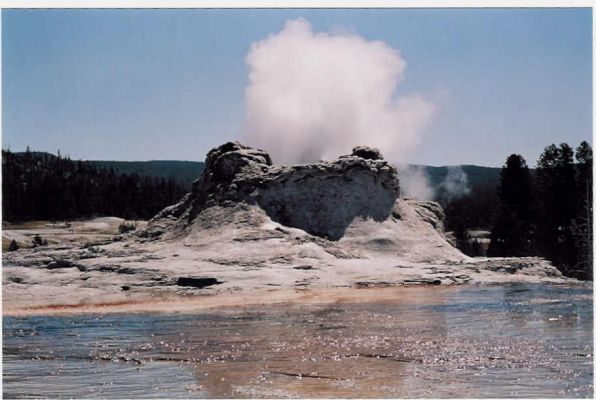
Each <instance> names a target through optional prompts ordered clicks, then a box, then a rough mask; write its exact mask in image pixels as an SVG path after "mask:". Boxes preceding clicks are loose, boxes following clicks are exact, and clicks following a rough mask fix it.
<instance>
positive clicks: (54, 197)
mask: <svg viewBox="0 0 596 400" xmlns="http://www.w3.org/2000/svg"><path fill="white" fill-rule="evenodd" d="M186 192H187V189H186V188H185V187H184V186H183V185H182V184H180V183H178V182H176V181H175V180H174V179H172V178H168V179H166V178H156V177H150V176H142V175H138V174H122V173H118V172H116V171H115V170H114V169H113V168H102V167H98V166H96V165H93V164H92V163H88V162H84V161H72V160H71V159H70V158H69V157H62V156H61V155H60V154H58V156H54V155H51V154H47V153H34V152H31V151H30V150H29V148H28V149H27V151H25V152H24V153H12V152H10V151H8V150H2V193H3V199H2V212H3V219H4V220H5V221H9V222H21V221H28V220H53V221H56V220H69V219H77V218H86V217H94V216H117V217H121V218H126V219H148V218H151V217H153V216H154V215H155V214H156V213H157V212H159V211H160V210H161V209H163V208H164V207H166V206H168V205H171V204H174V203H175V202H176V201H178V200H179V199H180V198H181V197H182V196H183V195H184V194H185V193H186Z"/></svg>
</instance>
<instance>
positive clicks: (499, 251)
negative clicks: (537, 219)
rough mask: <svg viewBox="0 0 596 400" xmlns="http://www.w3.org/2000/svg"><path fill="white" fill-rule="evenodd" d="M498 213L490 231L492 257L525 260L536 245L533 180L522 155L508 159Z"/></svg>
mask: <svg viewBox="0 0 596 400" xmlns="http://www.w3.org/2000/svg"><path fill="white" fill-rule="evenodd" d="M498 193H499V199H500V205H499V211H498V214H497V217H496V219H495V223H494V225H493V229H492V230H491V244H490V248H489V254H490V255H493V256H524V255H528V254H530V253H531V249H532V244H533V240H534V238H533V220H534V218H533V210H532V179H531V176H530V169H529V168H528V166H527V165H526V161H525V160H524V158H523V157H522V156H521V155H519V154H511V155H510V156H509V157H507V160H506V162H505V165H503V168H502V170H501V180H500V182H499V189H498Z"/></svg>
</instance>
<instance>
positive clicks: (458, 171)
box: [440, 166, 470, 201]
mask: <svg viewBox="0 0 596 400" xmlns="http://www.w3.org/2000/svg"><path fill="white" fill-rule="evenodd" d="M440 189H442V190H444V192H445V194H446V197H447V201H451V200H452V199H456V198H459V197H462V196H464V195H466V194H468V193H469V192H470V188H469V187H468V175H466V173H465V172H464V171H463V169H462V168H461V167H460V166H455V167H449V168H448V169H447V176H446V177H445V179H444V180H443V182H441V185H440Z"/></svg>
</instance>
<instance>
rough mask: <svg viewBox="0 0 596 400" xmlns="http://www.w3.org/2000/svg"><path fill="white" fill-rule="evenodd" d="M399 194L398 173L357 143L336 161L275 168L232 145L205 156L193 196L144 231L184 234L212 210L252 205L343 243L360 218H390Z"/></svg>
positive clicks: (259, 152)
mask: <svg viewBox="0 0 596 400" xmlns="http://www.w3.org/2000/svg"><path fill="white" fill-rule="evenodd" d="M398 196H399V180H398V177H397V170H396V168H395V167H394V166H392V165H390V164H389V163H388V162H387V161H385V160H383V157H382V155H381V153H380V151H379V150H377V149H374V148H370V147H366V146H359V147H356V148H354V150H353V151H352V154H350V155H346V156H341V157H339V159H337V160H335V161H330V162H320V163H314V164H306V165H294V166H274V165H272V162H271V157H270V156H269V154H267V153H266V152H264V151H262V150H258V149H253V148H250V147H247V146H244V145H242V144H240V143H238V142H229V143H226V144H223V145H221V146H220V147H218V148H215V149H212V150H211V151H210V152H209V153H208V154H207V159H206V162H205V170H204V171H203V174H202V175H201V177H200V178H199V179H198V180H197V181H195V182H194V183H193V186H192V191H191V193H189V194H187V195H186V196H185V197H184V198H183V199H182V201H181V202H180V203H178V204H176V205H174V206H171V207H168V208H166V209H164V210H163V211H162V212H160V213H159V214H158V215H157V216H156V217H155V218H154V219H153V220H152V221H151V224H150V229H149V230H148V231H147V232H146V234H147V235H149V236H160V235H161V234H162V233H163V232H164V229H169V230H172V229H174V230H175V231H177V232H179V233H181V232H183V231H185V230H188V228H189V226H191V225H192V224H193V221H194V220H195V218H196V217H197V216H198V215H199V214H200V213H202V212H203V211H205V210H207V209H209V208H212V207H233V206H236V205H239V204H246V205H250V206H258V207H260V208H261V209H262V210H263V211H264V212H265V213H266V214H267V215H268V216H269V217H270V218H271V220H273V221H275V222H278V223H280V224H282V225H284V226H288V227H292V228H299V229H302V230H304V231H306V232H307V233H309V234H311V235H315V236H319V237H323V238H326V239H330V240H338V239H340V238H342V236H343V235H344V233H345V230H346V228H347V227H348V226H349V225H350V224H351V223H352V221H353V220H354V219H355V218H357V217H362V218H366V219H368V218H371V219H373V220H374V221H376V222H382V221H385V220H386V219H387V218H389V217H390V216H391V213H392V209H393V206H394V204H395V201H396V199H397V197H398Z"/></svg>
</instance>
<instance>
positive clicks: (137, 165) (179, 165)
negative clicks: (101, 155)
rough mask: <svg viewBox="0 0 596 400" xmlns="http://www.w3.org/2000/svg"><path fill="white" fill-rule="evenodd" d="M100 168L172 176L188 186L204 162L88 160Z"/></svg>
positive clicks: (145, 174) (196, 176) (163, 176)
mask: <svg viewBox="0 0 596 400" xmlns="http://www.w3.org/2000/svg"><path fill="white" fill-rule="evenodd" d="M88 162H89V163H92V164H94V165H96V166H97V167H101V168H108V169H109V168H114V170H116V171H117V172H120V173H122V174H138V175H144V176H152V177H157V178H166V179H168V178H172V179H174V180H176V182H178V183H180V184H182V185H184V186H185V187H190V184H191V183H192V182H193V181H194V180H196V179H197V178H198V177H199V175H201V172H203V168H204V163H203V162H200V161H170V160H159V161H88Z"/></svg>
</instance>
